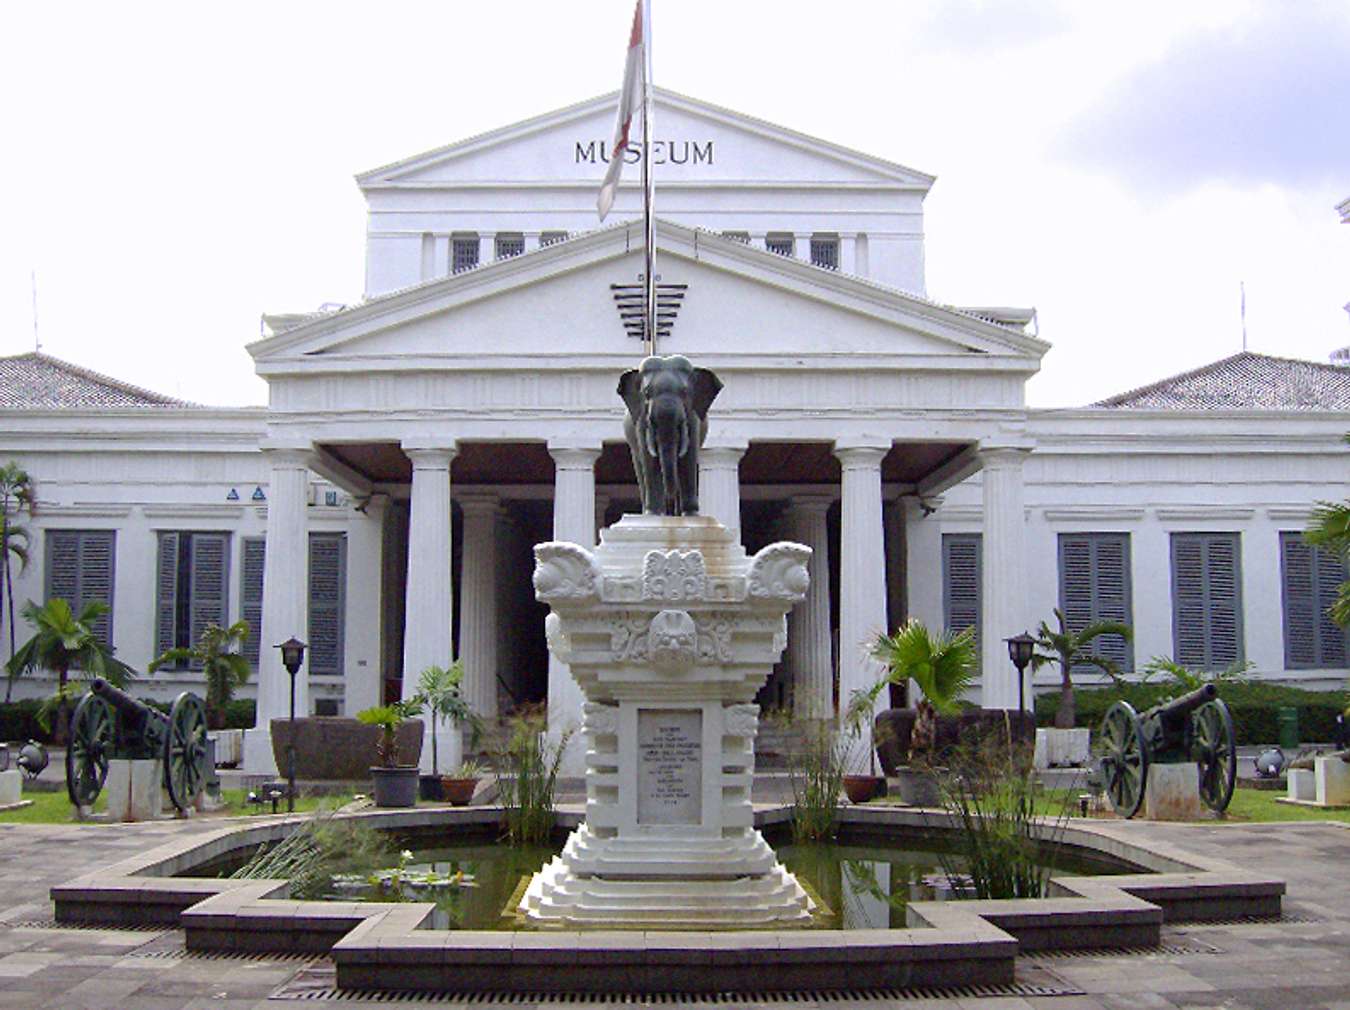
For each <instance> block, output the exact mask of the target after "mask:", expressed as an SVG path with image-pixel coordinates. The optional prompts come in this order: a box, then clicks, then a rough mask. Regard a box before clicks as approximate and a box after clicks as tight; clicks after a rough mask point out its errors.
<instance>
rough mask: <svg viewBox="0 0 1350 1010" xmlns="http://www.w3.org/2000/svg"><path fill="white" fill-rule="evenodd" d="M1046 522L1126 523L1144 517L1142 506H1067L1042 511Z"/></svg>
mask: <svg viewBox="0 0 1350 1010" xmlns="http://www.w3.org/2000/svg"><path fill="white" fill-rule="evenodd" d="M1043 515H1044V516H1045V521H1046V522H1051V523H1085V522H1093V523H1127V522H1137V521H1138V520H1140V519H1143V518H1144V509H1142V508H1115V507H1112V506H1110V505H1104V506H1101V507H1100V508H1094V507H1090V506H1080V507H1069V508H1048V509H1045V511H1044V512H1043Z"/></svg>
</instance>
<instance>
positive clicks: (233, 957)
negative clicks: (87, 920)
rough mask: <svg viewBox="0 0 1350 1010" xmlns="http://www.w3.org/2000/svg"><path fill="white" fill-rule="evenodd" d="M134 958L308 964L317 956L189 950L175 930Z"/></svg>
mask: <svg viewBox="0 0 1350 1010" xmlns="http://www.w3.org/2000/svg"><path fill="white" fill-rule="evenodd" d="M126 956H127V957H134V958H138V959H140V958H151V959H154V960H160V961H240V962H243V961H249V962H267V963H269V964H307V963H309V962H311V961H313V960H314V959H315V957H316V956H317V955H315V954H304V953H296V954H275V953H256V954H255V953H249V952H247V951H238V950H188V949H187V947H186V946H184V938H183V932H182V930H174V931H173V932H171V933H166V934H165V935H164V936H161V937H156V938H155V939H153V940H151V941H150V942H149V943H145V944H142V945H141V946H139V947H137V948H136V949H135V950H133V951H131V952H130V953H129V954H127V955H126Z"/></svg>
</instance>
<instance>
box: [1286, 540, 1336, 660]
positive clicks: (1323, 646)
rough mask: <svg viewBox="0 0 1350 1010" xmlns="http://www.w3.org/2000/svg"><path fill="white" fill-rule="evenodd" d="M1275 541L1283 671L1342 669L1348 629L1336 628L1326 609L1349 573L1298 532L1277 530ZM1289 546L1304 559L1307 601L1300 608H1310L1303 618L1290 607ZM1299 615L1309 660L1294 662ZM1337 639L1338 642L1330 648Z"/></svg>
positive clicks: (1292, 603) (1328, 553) (1294, 603)
mask: <svg viewBox="0 0 1350 1010" xmlns="http://www.w3.org/2000/svg"><path fill="white" fill-rule="evenodd" d="M1279 541H1280V618H1281V622H1280V626H1281V631H1282V634H1283V638H1284V666H1285V669H1286V670H1335V669H1343V668H1344V667H1345V665H1346V662H1347V660H1348V659H1350V630H1347V629H1344V628H1338V627H1337V626H1336V625H1335V623H1333V622H1332V621H1331V619H1330V618H1329V617H1327V608H1328V607H1330V606H1331V605H1332V604H1333V603H1334V602H1335V601H1336V596H1337V591H1338V590H1339V588H1340V584H1341V583H1342V582H1344V581H1346V579H1347V578H1350V573H1347V570H1346V566H1345V563H1344V562H1342V561H1341V560H1340V558H1338V557H1336V555H1335V554H1332V553H1330V552H1328V551H1323V550H1321V549H1320V548H1317V547H1314V546H1313V545H1312V544H1310V543H1308V542H1307V541H1306V540H1304V539H1303V531H1301V530H1281V531H1280V534H1279ZM1291 545H1292V546H1294V547H1296V548H1298V549H1300V550H1302V551H1304V552H1306V554H1305V557H1306V558H1307V560H1308V573H1307V575H1308V600H1307V601H1306V602H1305V603H1303V604H1302V605H1301V606H1303V607H1310V608H1311V613H1310V614H1307V615H1295V614H1294V607H1295V605H1296V604H1297V601H1293V600H1291V599H1290V597H1291V592H1290V590H1291V588H1293V587H1292V585H1291V571H1290V568H1291V562H1292V561H1293V557H1292V555H1293V554H1295V553H1296V552H1295V551H1291V550H1290V547H1291ZM1324 566H1325V567H1324ZM1324 583H1326V584H1324ZM1300 616H1301V617H1303V618H1304V619H1306V620H1308V621H1310V624H1311V626H1310V627H1309V628H1308V631H1309V632H1310V634H1311V636H1312V640H1311V643H1310V645H1311V653H1312V658H1311V659H1309V660H1303V659H1298V658H1296V656H1295V652H1296V649H1295V645H1296V642H1295V633H1296V632H1297V630H1298V629H1296V628H1295V627H1294V626H1293V623H1294V620H1295V618H1296V617H1300ZM1337 638H1339V643H1337V645H1336V646H1333V642H1334V641H1335V639H1337ZM1329 640H1330V641H1329Z"/></svg>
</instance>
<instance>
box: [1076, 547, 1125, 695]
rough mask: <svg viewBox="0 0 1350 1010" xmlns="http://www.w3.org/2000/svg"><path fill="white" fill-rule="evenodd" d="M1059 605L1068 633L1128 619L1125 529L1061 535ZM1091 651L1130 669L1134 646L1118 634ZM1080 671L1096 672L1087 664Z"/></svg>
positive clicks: (1107, 636)
mask: <svg viewBox="0 0 1350 1010" xmlns="http://www.w3.org/2000/svg"><path fill="white" fill-rule="evenodd" d="M1059 606H1060V609H1061V610H1062V611H1064V620H1065V623H1066V624H1067V625H1068V627H1069V630H1070V631H1075V632H1077V631H1082V630H1083V629H1084V628H1086V627H1087V626H1088V625H1089V624H1092V623H1093V622H1094V621H1119V622H1121V623H1123V624H1129V623H1130V622H1131V617H1132V609H1133V608H1132V604H1131V599H1130V537H1129V534H1128V533H1061V534H1060V535H1059ZM1092 652H1093V654H1094V655H1097V656H1102V657H1104V658H1106V659H1111V660H1114V661H1115V662H1116V663H1117V664H1118V665H1119V666H1120V668H1121V669H1122V670H1124V671H1126V672H1128V671H1130V670H1133V669H1134V650H1133V649H1132V648H1131V647H1130V643H1129V641H1128V640H1126V639H1125V637H1124V636H1122V635H1103V636H1102V637H1101V638H1098V639H1097V640H1096V641H1095V642H1093V644H1092ZM1079 671H1081V672H1084V673H1089V672H1095V671H1094V668H1093V667H1090V666H1086V665H1084V666H1080V667H1079V668H1076V670H1075V672H1079Z"/></svg>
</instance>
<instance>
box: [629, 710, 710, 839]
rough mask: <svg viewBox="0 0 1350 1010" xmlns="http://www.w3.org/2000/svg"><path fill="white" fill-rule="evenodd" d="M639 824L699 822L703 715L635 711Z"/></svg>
mask: <svg viewBox="0 0 1350 1010" xmlns="http://www.w3.org/2000/svg"><path fill="white" fill-rule="evenodd" d="M637 819H638V823H639V824H701V823H702V822H703V713H702V712H700V711H699V710H698V709H690V708H672V709H654V708H643V709H638V803H637Z"/></svg>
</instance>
